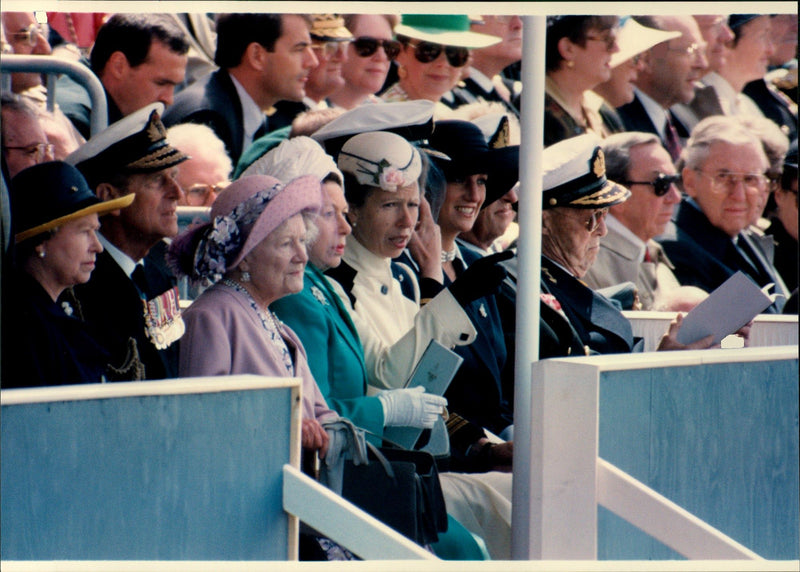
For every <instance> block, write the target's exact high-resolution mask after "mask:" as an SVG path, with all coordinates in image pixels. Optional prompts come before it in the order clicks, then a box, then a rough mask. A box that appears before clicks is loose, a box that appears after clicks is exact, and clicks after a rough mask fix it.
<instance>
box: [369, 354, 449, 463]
mask: <svg viewBox="0 0 800 572" xmlns="http://www.w3.org/2000/svg"><path fill="white" fill-rule="evenodd" d="M463 361H464V358H462V357H461V356H460V355H458V354H457V353H455V352H454V351H452V350H449V349H447V348H446V347H444V346H443V345H442V344H440V343H439V342H437V341H436V340H431V342H430V343H429V344H428V347H427V348H426V349H425V352H424V353H423V354H422V357H421V358H419V361H418V362H417V365H416V367H415V368H414V373H412V374H411V377H410V378H409V380H408V382H407V383H406V385H405V386H406V387H417V386H418V385H422V386H424V387H425V391H426V392H428V393H432V394H434V395H444V392H445V390H446V389H447V386H449V385H450V381H451V380H452V379H453V376H454V375H455V374H456V371H458V368H459V367H460V366H461V362H463ZM446 432H447V431H446V430H445V434H446ZM383 434H384V436H385V437H386V438H387V439H388V440H390V441H393V442H395V443H397V444H398V445H402V446H403V447H405V448H406V449H413V448H414V444H415V443H416V442H417V439H419V436H420V435H421V434H422V429H417V428H415V427H387V428H386V430H385V431H384V433H383Z"/></svg>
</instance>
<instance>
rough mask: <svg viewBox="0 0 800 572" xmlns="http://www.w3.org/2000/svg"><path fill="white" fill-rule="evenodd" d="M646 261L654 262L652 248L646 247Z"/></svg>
mask: <svg viewBox="0 0 800 572" xmlns="http://www.w3.org/2000/svg"><path fill="white" fill-rule="evenodd" d="M644 261H645V262H653V257H652V256H650V250H649V249H648V248H647V247H645V249H644Z"/></svg>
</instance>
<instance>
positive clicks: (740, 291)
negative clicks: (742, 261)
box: [677, 271, 775, 344]
mask: <svg viewBox="0 0 800 572" xmlns="http://www.w3.org/2000/svg"><path fill="white" fill-rule="evenodd" d="M774 298H775V296H774V295H772V296H770V295H768V294H766V293H765V292H764V291H762V290H761V289H760V288H759V287H758V285H757V284H756V283H755V282H753V281H752V280H751V279H750V278H748V277H747V275H745V274H744V273H742V272H741V271H740V272H737V273H736V274H734V275H733V276H731V277H730V278H728V279H727V280H726V281H725V282H723V283H722V284H721V285H720V286H719V288H717V289H716V290H714V291H713V292H712V293H711V294H709V296H708V298H706V299H705V300H703V301H702V302H700V303H699V304H698V305H697V306H695V307H694V309H692V311H691V312H689V313H688V314H686V316H684V318H683V324H681V329H680V330H678V336H677V339H678V342H679V343H681V344H690V343H692V342H696V341H697V340H699V339H702V338H704V337H706V336H707V335H709V334H714V343H715V344H718V343H719V342H720V341H721V340H722V338H724V337H725V336H727V335H730V334H733V333H734V332H736V331H737V330H739V328H741V327H742V326H744V325H745V324H747V322H749V321H750V320H752V319H753V318H755V317H756V316H757V315H758V314H760V313H761V312H763V311H764V310H766V309H767V308H768V307H769V306H770V305H771V304H772V303H773V302H774Z"/></svg>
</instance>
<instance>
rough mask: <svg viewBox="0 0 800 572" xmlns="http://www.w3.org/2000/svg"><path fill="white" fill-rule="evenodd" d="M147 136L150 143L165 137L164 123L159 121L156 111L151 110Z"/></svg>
mask: <svg viewBox="0 0 800 572" xmlns="http://www.w3.org/2000/svg"><path fill="white" fill-rule="evenodd" d="M146 132H147V138H148V139H149V140H150V142H151V143H155V142H156V141H161V140H162V139H166V137H167V130H166V128H165V127H164V124H163V123H161V119H160V118H159V117H158V112H156V111H153V112H152V113H151V114H150V120H149V121H148V123H147V129H146Z"/></svg>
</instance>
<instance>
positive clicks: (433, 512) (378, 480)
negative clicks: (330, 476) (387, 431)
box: [342, 443, 447, 546]
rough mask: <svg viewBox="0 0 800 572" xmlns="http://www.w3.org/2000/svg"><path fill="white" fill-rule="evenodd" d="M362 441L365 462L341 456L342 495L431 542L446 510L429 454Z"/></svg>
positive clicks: (417, 539)
mask: <svg viewBox="0 0 800 572" xmlns="http://www.w3.org/2000/svg"><path fill="white" fill-rule="evenodd" d="M367 446H368V449H369V454H368V460H369V462H368V463H366V464H359V465H356V464H354V463H353V462H352V461H349V460H348V461H345V465H344V475H343V486H342V497H344V498H345V499H347V500H349V501H350V502H352V503H353V504H355V505H356V506H358V507H359V508H361V509H363V510H364V511H366V512H368V513H369V514H371V515H372V516H374V517H375V518H377V519H378V520H380V521H381V522H383V523H384V524H386V525H387V526H390V527H391V528H393V529H395V530H396V531H398V532H399V533H400V534H403V535H404V536H406V537H408V538H410V539H411V540H413V541H415V542H417V543H418V544H420V545H423V546H424V545H427V544H431V543H434V542H436V541H437V540H438V539H439V533H440V532H445V531H446V530H447V511H446V507H445V502H444V495H443V494H442V487H441V483H440V482H439V473H438V470H437V468H436V463H435V462H434V459H433V456H432V455H431V454H430V453H426V452H423V451H408V450H405V449H400V448H392V447H382V448H380V449H379V448H377V447H375V446H374V445H372V444H370V443H367Z"/></svg>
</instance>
